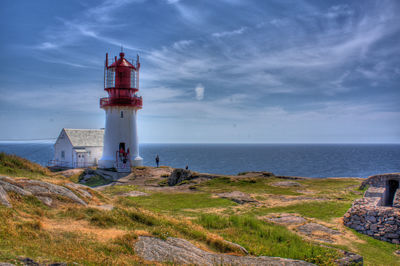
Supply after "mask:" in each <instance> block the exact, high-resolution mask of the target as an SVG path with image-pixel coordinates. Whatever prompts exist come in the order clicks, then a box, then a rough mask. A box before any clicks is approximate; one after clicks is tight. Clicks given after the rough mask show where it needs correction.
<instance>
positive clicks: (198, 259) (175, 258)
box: [135, 236, 314, 266]
mask: <svg viewBox="0 0 400 266" xmlns="http://www.w3.org/2000/svg"><path fill="white" fill-rule="evenodd" d="M135 254H138V255H139V256H140V257H142V258H143V259H145V260H147V261H157V262H168V263H172V264H178V265H182V264H185V265H280V266H281V265H314V264H311V263H308V262H305V261H301V260H292V259H283V258H277V257H265V256H261V257H251V256H234V255H227V254H215V253H211V252H207V251H204V250H201V249H199V248H198V247H196V246H194V245H193V244H192V243H190V242H189V241H187V240H184V239H180V238H173V237H169V238H167V239H166V240H161V239H159V238H155V237H148V236H141V237H139V240H138V242H137V243H136V244H135Z"/></svg>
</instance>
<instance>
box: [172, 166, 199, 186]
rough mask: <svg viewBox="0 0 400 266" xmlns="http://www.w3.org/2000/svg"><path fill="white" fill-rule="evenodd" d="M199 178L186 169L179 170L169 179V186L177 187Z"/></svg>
mask: <svg viewBox="0 0 400 266" xmlns="http://www.w3.org/2000/svg"><path fill="white" fill-rule="evenodd" d="M196 177H197V176H195V175H193V172H192V171H190V170H186V169H181V168H177V169H175V170H174V171H173V172H172V173H171V175H170V176H169V177H168V186H175V185H176V184H179V183H181V182H183V181H185V180H191V179H194V178H196Z"/></svg>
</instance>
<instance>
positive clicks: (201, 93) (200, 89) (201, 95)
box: [194, 84, 204, 101]
mask: <svg viewBox="0 0 400 266" xmlns="http://www.w3.org/2000/svg"><path fill="white" fill-rule="evenodd" d="M194 91H195V92H196V99H197V100H198V101H201V100H203V99H204V86H203V85H201V84H197V86H196V88H195V89H194Z"/></svg>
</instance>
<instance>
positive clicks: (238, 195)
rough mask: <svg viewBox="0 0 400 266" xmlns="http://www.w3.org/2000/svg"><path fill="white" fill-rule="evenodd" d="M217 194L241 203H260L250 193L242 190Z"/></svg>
mask: <svg viewBox="0 0 400 266" xmlns="http://www.w3.org/2000/svg"><path fill="white" fill-rule="evenodd" d="M217 196H218V197H220V198H223V199H229V200H231V201H234V202H236V203H239V204H245V203H258V201H257V200H255V199H253V198H252V197H251V196H250V195H248V194H246V193H243V192H241V191H232V192H225V193H219V194H217Z"/></svg>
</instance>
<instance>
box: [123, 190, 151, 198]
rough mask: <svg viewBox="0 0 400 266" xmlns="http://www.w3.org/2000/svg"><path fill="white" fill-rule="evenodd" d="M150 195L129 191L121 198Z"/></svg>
mask: <svg viewBox="0 0 400 266" xmlns="http://www.w3.org/2000/svg"><path fill="white" fill-rule="evenodd" d="M148 195H149V194H147V193H146V192H142V191H129V192H126V193H123V194H121V195H120V196H123V197H139V196H148Z"/></svg>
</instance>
